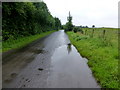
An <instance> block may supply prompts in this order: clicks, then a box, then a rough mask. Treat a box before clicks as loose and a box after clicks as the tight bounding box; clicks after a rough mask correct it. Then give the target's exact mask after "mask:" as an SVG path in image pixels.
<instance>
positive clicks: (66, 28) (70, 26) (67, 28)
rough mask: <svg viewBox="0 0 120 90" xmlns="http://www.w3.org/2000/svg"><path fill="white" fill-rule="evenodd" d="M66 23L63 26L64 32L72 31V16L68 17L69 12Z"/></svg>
mask: <svg viewBox="0 0 120 90" xmlns="http://www.w3.org/2000/svg"><path fill="white" fill-rule="evenodd" d="M67 20H68V22H67V23H66V25H65V28H64V29H65V31H72V30H73V24H72V16H71V15H70V12H69V16H68V17H67Z"/></svg>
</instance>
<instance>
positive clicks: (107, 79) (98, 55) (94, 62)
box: [67, 32, 118, 88]
mask: <svg viewBox="0 0 120 90" xmlns="http://www.w3.org/2000/svg"><path fill="white" fill-rule="evenodd" d="M67 34H68V36H69V39H70V41H71V43H72V44H73V45H74V46H75V47H76V48H77V50H78V51H79V52H80V54H81V55H82V56H83V57H86V58H88V65H89V67H90V68H91V70H92V72H93V75H94V76H95V78H96V80H97V81H98V83H99V84H100V85H101V86H102V87H103V88H118V46H117V45H118V44H117V42H118V40H117V39H116V40H111V42H109V41H107V39H106V40H104V39H102V38H98V37H93V38H91V37H90V36H89V35H83V34H80V33H74V32H67ZM113 39H114V38H113ZM112 41H113V42H114V43H113V42H112Z"/></svg>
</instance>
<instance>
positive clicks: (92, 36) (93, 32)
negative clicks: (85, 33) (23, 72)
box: [92, 29, 94, 37]
mask: <svg viewBox="0 0 120 90" xmlns="http://www.w3.org/2000/svg"><path fill="white" fill-rule="evenodd" d="M93 35H94V29H93V31H92V37H93Z"/></svg>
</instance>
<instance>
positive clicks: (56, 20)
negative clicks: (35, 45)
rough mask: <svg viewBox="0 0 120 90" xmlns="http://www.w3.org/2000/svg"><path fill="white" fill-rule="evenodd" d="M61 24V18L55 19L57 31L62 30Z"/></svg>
mask: <svg viewBox="0 0 120 90" xmlns="http://www.w3.org/2000/svg"><path fill="white" fill-rule="evenodd" d="M61 27H62V26H61V22H60V20H59V18H56V17H55V30H59V29H61Z"/></svg>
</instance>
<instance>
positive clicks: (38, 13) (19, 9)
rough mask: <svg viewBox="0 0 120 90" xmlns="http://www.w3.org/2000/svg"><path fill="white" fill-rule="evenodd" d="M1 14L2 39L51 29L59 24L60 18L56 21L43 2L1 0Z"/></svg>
mask: <svg viewBox="0 0 120 90" xmlns="http://www.w3.org/2000/svg"><path fill="white" fill-rule="evenodd" d="M2 14H3V15H2V16H3V18H2V21H3V22H2V31H3V32H2V34H3V41H5V40H8V39H11V38H14V39H16V38H18V37H23V36H29V35H35V34H37V33H41V32H46V31H50V30H53V29H55V27H56V28H57V25H59V26H58V27H60V26H61V22H60V20H59V19H58V18H57V20H59V22H56V18H54V17H53V16H52V15H51V13H50V12H49V10H48V8H47V5H46V4H45V3H44V2H37V3H33V2H3V3H2ZM56 23H57V24H56ZM55 25H56V26H55Z"/></svg>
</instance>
